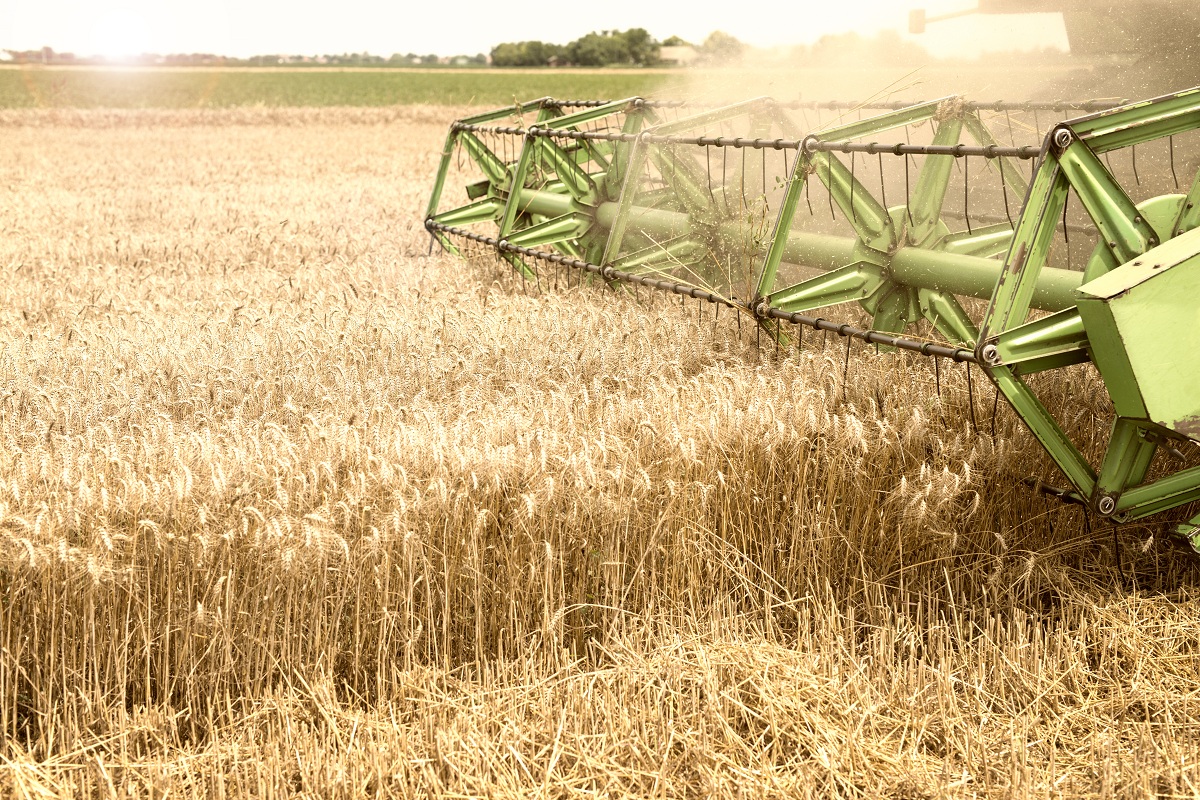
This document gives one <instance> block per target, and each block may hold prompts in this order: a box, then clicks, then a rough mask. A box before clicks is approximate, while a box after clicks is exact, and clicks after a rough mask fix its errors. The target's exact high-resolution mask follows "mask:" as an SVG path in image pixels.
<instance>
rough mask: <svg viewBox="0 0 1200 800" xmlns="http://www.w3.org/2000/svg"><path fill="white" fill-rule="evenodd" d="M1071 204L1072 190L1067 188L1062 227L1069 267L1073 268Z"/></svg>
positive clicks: (1064, 198)
mask: <svg viewBox="0 0 1200 800" xmlns="http://www.w3.org/2000/svg"><path fill="white" fill-rule="evenodd" d="M1070 204H1071V190H1070V188H1068V189H1067V193H1066V195H1065V196H1064V197H1063V212H1062V228H1063V243H1064V244H1065V245H1066V247H1067V268H1068V269H1070V268H1071V234H1070V232H1069V230H1068V228H1069V226H1068V225H1067V206H1069V205H1070Z"/></svg>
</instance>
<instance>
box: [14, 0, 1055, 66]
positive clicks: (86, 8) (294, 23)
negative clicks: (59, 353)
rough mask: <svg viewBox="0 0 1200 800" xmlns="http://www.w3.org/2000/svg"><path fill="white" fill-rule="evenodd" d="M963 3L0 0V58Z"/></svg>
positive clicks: (400, 42) (798, 16)
mask: <svg viewBox="0 0 1200 800" xmlns="http://www.w3.org/2000/svg"><path fill="white" fill-rule="evenodd" d="M806 5H811V6H812V8H811V9H809V8H805V6H806ZM974 5H975V2H974V0H927V1H926V2H921V0H912V2H904V0H899V1H897V0H890V1H889V0H858V1H857V2H855V1H853V0H851V1H848V2H840V3H839V2H835V3H815V2H814V3H811V4H808V3H804V2H803V0H792V1H791V2H786V3H784V2H775V1H774V0H765V1H762V0H760V2H758V3H754V4H749V5H748V6H746V7H745V8H742V7H739V6H738V5H737V4H734V3H731V2H729V0H691V1H690V2H688V3H686V4H682V3H681V4H675V3H670V4H668V3H665V2H653V0H651V1H649V2H648V0H600V2H595V0H593V1H592V2H587V3H585V2H578V3H575V4H572V3H569V2H566V0H548V2H542V3H538V2H532V1H531V0H526V2H523V3H511V2H497V0H454V1H453V2H440V3H430V2H424V3H416V2H413V1H412V0H399V2H397V1H395V0H393V2H376V1H374V0H338V2H329V0H319V1H318V0H0V49H12V50H32V49H37V48H41V47H43V46H48V47H52V48H54V49H55V50H57V51H60V52H73V53H75V54H76V55H79V56H91V55H102V56H109V57H119V56H123V55H136V54H139V53H143V52H153V53H163V54H165V53H191V52H203V53H216V54H219V55H228V56H237V57H246V56H251V55H259V54H274V53H280V54H283V53H287V54H296V55H317V54H332V53H361V52H364V51H365V52H369V53H372V54H373V55H382V56H389V55H391V54H392V53H408V52H413V53H419V54H426V53H437V54H438V55H456V54H460V53H461V54H468V55H472V54H475V53H480V52H484V53H486V52H487V51H489V50H490V49H491V48H492V47H493V46H495V45H496V44H499V43H500V42H506V41H521V40H525V39H539V40H542V41H547V42H556V43H559V44H565V43H567V42H569V41H571V40H572V39H577V38H579V37H580V36H583V35H584V34H586V33H588V32H590V31H592V30H601V29H616V30H625V29H627V28H634V27H641V28H645V29H646V30H648V31H649V32H650V33H651V35H653V36H654V37H655V38H657V39H660V40H661V39H665V38H667V37H668V36H681V37H683V38H684V39H686V40H688V41H692V42H701V41H703V40H704V38H705V37H706V36H707V35H708V34H709V33H711V32H712V31H714V30H723V31H725V32H726V33H729V34H732V35H733V36H735V37H737V38H738V39H740V40H742V41H743V42H746V43H747V44H750V45H753V46H756V47H761V48H771V47H783V46H787V45H796V44H811V43H813V42H815V41H816V40H817V39H819V38H820V37H821V36H823V35H826V34H830V33H843V32H846V31H849V30H855V29H857V30H858V32H859V33H862V34H864V35H870V34H873V33H876V32H878V31H880V30H885V29H893V30H897V31H899V32H901V33H903V34H904V35H905V36H908V35H909V34H908V33H907V28H908V11H909V9H910V8H913V7H924V8H926V9H927V12H928V13H929V14H930V15H931V16H932V15H935V14H938V13H941V12H946V11H953V10H961V9H965V8H971V7H973V6H974ZM669 6H671V7H674V9H675V10H673V9H672V8H671V7H669ZM679 7H685V8H686V9H687V10H686V12H680V11H678V10H677V9H678V8H679ZM522 9H523V11H522ZM601 11H602V12H603V13H602V14H601V13H600V12H601ZM913 38H914V40H915V41H918V42H920V43H921V44H922V45H923V46H924V47H925V48H926V49H927V50H929V51H930V52H931V53H932V54H933V55H935V56H970V55H974V54H977V53H979V52H981V51H987V50H993V51H994V50H1000V51H1005V50H1014V49H1020V48H1030V47H1033V48H1039V47H1045V46H1057V47H1060V48H1062V49H1066V34H1065V32H1064V30H1063V26H1062V21H1061V19H1060V18H1059V17H1058V15H1047V14H1023V15H993V16H980V15H975V16H971V17H966V18H962V19H956V20H950V21H946V22H941V23H937V24H935V25H931V26H930V27H929V30H928V31H927V32H926V33H925V34H922V35H921V36H917V37H913Z"/></svg>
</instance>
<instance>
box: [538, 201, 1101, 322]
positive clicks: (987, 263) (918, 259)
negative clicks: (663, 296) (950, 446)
mask: <svg viewBox="0 0 1200 800" xmlns="http://www.w3.org/2000/svg"><path fill="white" fill-rule="evenodd" d="M518 202H519V204H520V205H519V206H518V207H519V208H520V209H521V210H522V211H527V212H530V213H533V214H540V215H542V216H546V217H559V216H562V215H563V214H569V213H573V212H574V213H590V214H591V215H592V217H593V219H594V220H595V222H596V224H597V225H599V226H600V227H601V228H602V229H603V230H611V229H612V227H613V225H614V223H615V222H616V218H617V213H618V211H619V206H618V204H617V203H601V204H600V205H599V206H597V207H596V208H594V209H590V208H587V207H584V206H580V205H579V204H577V203H575V202H573V201H572V199H571V197H570V195H566V194H556V193H553V192H546V191H538V190H534V189H523V190H522V191H521V194H520V196H519V198H518ZM633 213H634V216H633V218H632V219H631V220H630V223H632V226H633V227H635V228H637V229H640V230H644V231H646V232H647V233H651V234H653V235H654V236H656V237H660V238H662V239H664V240H665V239H671V238H674V237H676V236H682V235H685V234H688V233H690V232H692V230H693V226H692V220H691V217H689V216H688V215H687V214H684V213H681V212H678V211H666V210H663V209H657V208H645V207H635V208H634V209H633ZM721 228H722V229H721V231H720V233H721V234H722V235H723V236H728V237H730V238H731V239H735V238H739V237H742V236H744V235H745V233H746V231H745V228H744V226H743V225H741V224H740V223H737V222H727V223H724V224H723V225H722V226H721ZM856 245H857V240H856V239H852V238H849V237H840V236H830V235H828V234H822V233H807V232H803V231H792V233H791V234H790V235H789V236H788V242H787V247H786V249H785V250H784V260H786V261H790V262H793V263H796V264H802V265H804V266H806V267H815V268H817V269H822V270H825V271H829V270H833V269H838V268H839V267H844V266H846V265H847V264H850V263H853V262H854V260H855V258H856V256H855V246H856ZM889 269H890V270H891V273H892V275H893V277H894V278H895V279H896V280H897V281H898V282H900V283H903V284H906V285H908V286H914V287H917V288H921V289H937V290H940V291H945V292H950V293H952V294H956V295H962V296H966V297H978V298H980V299H983V300H988V299H991V296H992V292H993V291H994V290H995V288H996V284H997V283H998V282H999V281H1000V275H1001V273H1002V272H1003V271H1004V265H1003V263H1001V262H1000V261H998V260H996V259H994V258H981V257H979V256H969V255H962V254H957V253H945V252H940V251H937V250H925V249H922V248H918V247H902V248H900V249H899V250H897V251H896V253H895V254H894V255H893V256H892V258H891V264H890V267H889ZM1082 281H1083V273H1081V272H1073V271H1071V270H1065V269H1055V268H1053V267H1046V268H1043V269H1042V272H1041V274H1040V275H1039V276H1038V282H1037V289H1036V290H1035V291H1034V296H1033V306H1034V308H1038V309H1041V310H1043V311H1061V310H1063V309H1064V308H1070V307H1072V306H1074V305H1075V290H1076V289H1078V288H1079V286H1080V284H1081V283H1082Z"/></svg>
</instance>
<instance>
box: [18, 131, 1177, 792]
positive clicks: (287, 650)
mask: <svg viewBox="0 0 1200 800" xmlns="http://www.w3.org/2000/svg"><path fill="white" fill-rule="evenodd" d="M445 116H446V114H445V113H444V112H440V111H439V112H438V113H436V114H435V113H431V112H430V111H429V110H427V109H386V110H380V111H372V112H367V111H336V110H334V111H328V110H327V111H322V112H319V113H318V112H306V111H295V112H289V111H280V110H268V109H259V110H238V111H229V112H212V111H206V112H203V113H200V112H169V113H168V112H120V113H117V112H90V113H86V112H76V113H70V114H66V113H65V112H64V113H55V114H47V113H44V112H19V113H18V112H6V114H5V115H4V116H3V117H0V126H2V127H3V131H4V138H5V141H6V145H5V149H6V153H5V156H4V158H3V160H0V185H2V186H3V187H5V188H4V191H3V194H0V219H3V220H4V233H3V237H2V238H0V264H2V265H3V266H4V268H5V271H6V275H7V278H8V279H7V280H6V282H5V284H4V285H3V286H2V287H0V364H3V368H4V372H3V390H2V392H0V438H2V440H3V443H4V450H3V456H0V588H2V591H3V594H2V596H3V605H2V607H0V647H2V648H3V649H2V651H0V654H2V657H0V736H2V737H3V739H2V748H0V755H2V756H3V768H2V769H0V788H2V789H3V790H4V791H5V792H7V793H9V794H12V795H14V796H25V797H34V796H50V795H62V796H70V795H74V796H101V797H104V796H118V795H119V796H141V795H145V796H154V797H163V796H166V795H167V794H168V793H169V794H170V796H172V797H178V796H184V797H224V796H287V795H306V796H320V797H362V796H372V797H375V796H379V797H407V796H417V795H424V794H429V793H435V794H455V795H473V796H482V795H490V796H510V795H511V796H518V795H520V796H524V795H535V794H537V795H542V794H554V795H558V796H577V795H605V796H626V795H630V794H636V795H652V794H653V795H663V796H697V795H702V794H720V795H729V796H754V797H767V796H771V797H775V796H780V797H782V796H789V797H791V796H820V797H825V796H854V797H857V796H869V797H877V796H897V797H914V796H935V795H936V796H981V795H983V796H996V797H1001V796H1003V797H1009V796H1016V797H1027V796H1028V797H1046V796H1049V797H1065V796H1097V797H1118V796H1119V797H1150V796H1192V795H1194V794H1196V793H1197V791H1200V790H1198V788H1197V784H1198V783H1200V766H1197V764H1198V762H1197V759H1198V758H1200V733H1197V731H1200V727H1198V726H1200V705H1198V704H1200V652H1198V651H1197V647H1196V642H1197V641H1198V638H1200V601H1198V598H1197V593H1196V591H1195V586H1196V578H1197V573H1196V570H1195V568H1194V566H1193V565H1192V563H1191V562H1190V561H1189V560H1187V559H1186V558H1184V557H1182V556H1181V555H1180V554H1178V553H1176V552H1174V551H1172V550H1171V549H1170V547H1169V546H1168V545H1167V544H1166V543H1165V542H1164V541H1162V540H1161V538H1159V537H1158V530H1157V529H1156V528H1154V527H1139V528H1128V529H1123V530H1121V531H1119V532H1118V535H1119V538H1120V540H1121V541H1123V542H1125V543H1126V544H1127V546H1126V547H1124V548H1122V550H1121V556H1122V558H1123V562H1124V571H1125V579H1124V582H1122V576H1121V574H1120V573H1119V572H1118V568H1117V564H1116V561H1115V555H1116V554H1115V553H1114V549H1113V541H1114V539H1113V536H1112V534H1111V533H1110V532H1109V531H1107V530H1104V531H1101V530H1097V531H1094V532H1092V534H1091V535H1088V534H1087V531H1086V530H1085V527H1084V521H1083V518H1082V516H1081V515H1080V513H1079V512H1078V511H1077V510H1074V509H1072V508H1069V507H1058V506H1053V505H1049V504H1047V503H1046V502H1045V501H1043V500H1042V499H1040V498H1038V497H1035V496H1031V495H1030V494H1028V493H1027V492H1026V491H1025V490H1024V489H1022V488H1020V485H1019V482H1020V479H1021V478H1023V477H1026V476H1028V475H1031V474H1032V475H1034V476H1036V477H1039V478H1045V479H1047V480H1053V479H1054V473H1053V472H1052V471H1051V470H1050V468H1049V467H1048V466H1047V464H1046V461H1045V459H1044V458H1043V457H1042V456H1041V455H1040V452H1039V450H1038V448H1037V446H1036V444H1035V443H1034V442H1033V441H1032V440H1031V439H1030V438H1029V437H1028V436H1027V435H1025V434H1024V433H1023V432H1022V431H1021V429H1020V427H1019V425H1018V424H1017V423H1016V422H1015V421H1014V419H1013V418H1012V416H1011V414H1009V413H1007V412H1006V411H1005V410H1004V409H1003V408H1001V409H1000V411H999V413H998V415H997V417H996V418H995V419H994V420H993V418H992V398H993V395H992V394H991V390H990V387H986V386H985V383H984V382H983V381H982V380H981V379H980V376H979V375H974V376H973V383H972V384H971V386H970V387H969V386H968V376H967V374H966V372H965V371H964V370H963V369H961V368H957V369H948V368H943V370H942V374H941V376H940V377H941V381H940V385H939V383H938V382H937V381H935V376H934V372H933V370H932V368H931V367H930V366H929V365H928V364H926V363H925V362H924V361H922V360H920V359H915V358H907V357H902V356H895V355H889V354H882V355H877V354H876V353H874V352H873V351H872V350H870V349H868V348H860V347H859V346H857V345H853V346H852V349H854V350H855V352H854V353H852V356H853V357H852V358H851V359H850V361H849V362H848V363H849V366H848V367H846V366H844V365H845V362H844V360H843V359H844V356H845V350H844V346H845V345H844V343H843V342H841V341H840V340H834V341H828V342H823V341H822V339H821V338H820V337H809V339H808V341H807V343H806V346H805V349H804V350H802V351H797V350H795V349H793V350H791V351H789V352H784V353H777V352H776V351H775V350H774V348H773V347H771V346H764V347H762V348H761V349H760V348H759V347H758V346H757V344H756V341H755V337H754V336H753V335H752V334H751V332H750V329H749V328H748V327H747V328H746V329H745V330H744V331H742V332H741V333H739V329H738V326H737V325H736V324H735V322H734V320H733V319H731V318H730V316H729V315H728V314H725V315H722V316H721V317H720V318H717V319H714V317H713V316H712V310H711V309H706V310H699V311H698V310H697V309H696V308H695V306H687V307H685V308H683V309H682V310H681V309H680V307H679V304H678V302H676V301H673V300H669V299H663V298H647V297H646V296H645V295H644V294H643V295H641V296H640V297H634V296H632V295H630V294H617V293H612V292H609V291H607V290H605V289H602V288H597V287H593V286H586V285H585V286H579V285H578V283H577V281H576V280H575V279H574V278H573V279H572V286H571V288H567V285H566V280H565V277H564V279H563V280H561V281H558V282H557V283H558V289H557V290H556V291H553V292H543V293H538V292H535V291H531V290H530V289H529V287H522V286H520V285H519V284H518V283H516V282H515V281H514V280H513V279H512V278H511V277H510V276H508V275H507V274H506V273H504V272H503V271H502V270H501V269H500V268H499V267H497V266H495V265H494V264H491V263H490V262H489V263H486V264H484V263H480V264H474V265H472V264H467V263H464V262H463V261H461V260H459V259H457V258H452V257H448V256H445V255H442V254H440V253H434V254H433V255H427V254H426V246H427V240H426V238H425V236H424V233H423V231H422V230H421V228H420V214H419V210H420V209H421V208H422V207H423V201H424V198H425V195H426V192H427V190H428V186H429V182H430V180H431V178H432V174H433V170H434V168H435V165H436V156H437V153H438V147H439V144H440V141H441V137H442V135H443V132H444V127H443V124H444V122H445V119H444V117H445ZM1071 380H1072V382H1073V386H1072V387H1071V389H1070V391H1069V392H1068V391H1065V390H1064V387H1057V388H1058V389H1059V393H1060V395H1062V400H1063V402H1064V403H1070V404H1072V405H1073V406H1077V407H1079V408H1080V413H1079V415H1078V416H1079V418H1078V420H1077V421H1076V424H1077V425H1078V426H1079V427H1080V428H1081V429H1082V428H1087V427H1089V426H1093V427H1094V426H1095V425H1096V423H1095V422H1094V419H1095V418H1096V415H1097V414H1101V415H1102V413H1103V412H1104V411H1105V409H1104V408H1103V403H1102V402H1101V401H1099V400H1096V399H1094V398H1095V397H1098V396H1103V393H1102V392H1096V391H1094V390H1095V388H1096V387H1097V384H1096V383H1095V379H1094V378H1093V377H1091V376H1089V375H1088V374H1087V373H1086V372H1084V371H1082V370H1080V371H1079V372H1078V373H1076V374H1074V375H1072V377H1071ZM1089 387H1090V390H1089ZM1051 388H1052V389H1053V388H1055V387H1051ZM970 399H973V401H974V406H975V407H974V410H973V411H974V417H975V421H974V423H972V421H971V420H972V413H971V409H970V408H969V402H970ZM1143 545H1144V546H1143Z"/></svg>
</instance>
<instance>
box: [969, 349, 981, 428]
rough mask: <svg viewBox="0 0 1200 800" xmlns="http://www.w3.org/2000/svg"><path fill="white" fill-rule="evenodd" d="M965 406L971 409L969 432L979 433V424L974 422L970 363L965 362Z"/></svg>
mask: <svg viewBox="0 0 1200 800" xmlns="http://www.w3.org/2000/svg"><path fill="white" fill-rule="evenodd" d="M967 404H968V405H969V406H970V407H971V432H972V433H979V424H978V423H977V422H976V420H975V386H974V383H973V382H972V381H971V362H969V361H968V362H967Z"/></svg>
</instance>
